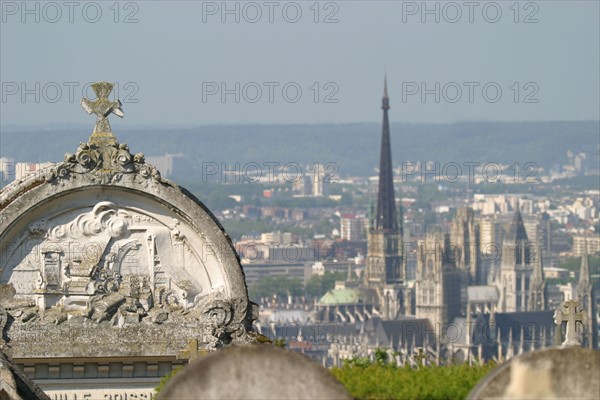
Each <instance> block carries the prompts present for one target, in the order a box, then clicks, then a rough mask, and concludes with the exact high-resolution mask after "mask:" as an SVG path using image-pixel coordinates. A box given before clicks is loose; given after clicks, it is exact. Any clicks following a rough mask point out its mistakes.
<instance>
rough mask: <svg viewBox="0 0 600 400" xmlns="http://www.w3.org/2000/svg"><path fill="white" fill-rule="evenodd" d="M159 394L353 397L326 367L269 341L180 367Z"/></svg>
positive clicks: (178, 396)
mask: <svg viewBox="0 0 600 400" xmlns="http://www.w3.org/2000/svg"><path fill="white" fill-rule="evenodd" d="M158 398H159V399H165V400H166V399H181V400H185V399H194V400H195V399H300V398H302V399H350V398H351V397H350V395H349V394H348V392H347V391H346V389H345V388H344V386H343V385H342V384H341V383H339V382H338V381H337V380H336V379H335V378H334V377H333V376H332V375H331V374H330V373H329V371H327V370H326V369H325V368H323V367H321V366H320V365H318V364H317V363H315V362H314V361H312V360H310V359H309V358H308V357H306V356H304V355H302V354H298V353H294V352H292V351H289V350H284V349H280V348H274V347H271V346H266V345H245V346H235V347H230V348H227V349H223V350H220V351H218V352H216V353H213V354H210V355H208V356H206V357H202V358H200V359H198V360H196V361H194V362H193V363H191V364H190V365H188V366H187V367H185V368H184V370H183V371H181V372H179V373H178V374H177V375H175V377H173V378H172V379H171V381H170V382H169V383H168V384H167V386H166V387H165V388H164V389H163V390H162V391H161V393H160V395H159V397H158Z"/></svg>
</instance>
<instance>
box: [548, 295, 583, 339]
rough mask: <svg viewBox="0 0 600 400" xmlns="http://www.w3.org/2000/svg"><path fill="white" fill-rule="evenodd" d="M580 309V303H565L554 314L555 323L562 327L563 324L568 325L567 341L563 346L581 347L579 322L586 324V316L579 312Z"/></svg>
mask: <svg viewBox="0 0 600 400" xmlns="http://www.w3.org/2000/svg"><path fill="white" fill-rule="evenodd" d="M578 308H579V302H578V301H575V300H569V301H565V303H564V304H563V306H562V308H559V309H558V310H556V311H555V312H554V323H555V324H557V325H561V324H562V323H563V322H566V323H567V334H566V337H565V341H564V342H563V343H562V345H563V346H581V343H580V342H579V338H578V337H577V328H576V324H577V322H580V323H582V324H583V323H584V320H585V317H586V316H585V314H584V313H583V312H582V311H579V312H578V311H577V309H578Z"/></svg>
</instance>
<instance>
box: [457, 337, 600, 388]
mask: <svg viewBox="0 0 600 400" xmlns="http://www.w3.org/2000/svg"><path fill="white" fill-rule="evenodd" d="M598 371H600V352H598V351H596V350H590V349H582V348H580V347H565V348H560V347H556V348H550V349H545V350H540V351H532V352H528V353H525V354H523V355H520V356H518V357H514V358H512V359H511V360H510V361H508V362H506V363H504V364H501V365H499V366H498V367H497V368H496V369H494V370H493V371H492V372H490V373H489V374H488V375H487V376H486V377H484V378H483V379H482V380H481V381H480V382H479V384H477V386H476V387H475V388H474V389H473V390H472V391H471V393H469V396H468V399H471V400H475V399H478V400H479V399H598V398H600V375H599V372H598Z"/></svg>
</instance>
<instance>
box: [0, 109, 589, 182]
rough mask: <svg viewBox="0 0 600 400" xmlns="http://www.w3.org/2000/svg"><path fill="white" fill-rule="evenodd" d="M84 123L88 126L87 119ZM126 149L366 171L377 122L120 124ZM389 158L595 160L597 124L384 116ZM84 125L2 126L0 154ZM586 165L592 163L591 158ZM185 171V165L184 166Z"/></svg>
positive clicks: (26, 152)
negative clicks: (392, 119)
mask: <svg viewBox="0 0 600 400" xmlns="http://www.w3.org/2000/svg"><path fill="white" fill-rule="evenodd" d="M90 128H91V127H90ZM116 135H117V137H118V139H119V140H120V141H121V142H125V143H128V144H129V147H130V149H131V151H132V152H134V153H136V152H143V153H145V154H146V155H147V156H151V155H164V154H165V153H183V155H184V156H185V157H186V158H187V162H186V164H188V165H189V166H190V167H191V168H192V172H194V171H198V170H199V168H201V165H202V162H217V163H219V164H220V163H222V162H227V163H235V162H240V163H248V162H257V163H264V162H279V163H281V164H285V163H288V162H297V163H300V164H311V163H315V162H317V163H321V164H324V163H327V162H334V163H336V164H337V165H338V166H339V173H340V175H341V176H342V177H345V176H349V175H362V176H366V175H372V174H373V173H374V171H375V167H376V166H377V164H378V160H379V146H380V135H381V125H380V124H376V123H361V124H319V125H215V126H200V127H197V128H185V129H182V128H177V129H128V130H126V129H120V130H117V132H116ZM391 136H392V137H391V140H392V151H393V160H394V166H395V167H399V166H401V163H402V162H403V161H427V160H433V161H438V162H440V163H447V162H451V161H453V162H457V163H463V162H469V161H475V162H481V163H483V162H498V163H504V164H514V163H515V162H519V163H521V164H523V163H526V162H535V163H537V164H538V165H541V166H543V167H544V168H550V167H553V166H557V165H559V164H563V163H565V162H566V161H567V157H566V151H567V150H569V149H570V150H573V151H574V152H581V151H585V152H587V153H588V156H589V157H591V160H588V161H591V162H594V163H597V162H598V153H599V146H600V144H599V142H600V124H599V122H598V121H580V122H465V123H456V124H404V123H392V124H391ZM87 137H88V132H87V131H86V130H82V129H77V130H75V129H73V128H69V129H57V128H53V129H45V130H43V131H27V130H19V131H17V130H11V129H6V128H5V129H2V132H1V134H0V155H1V156H2V157H9V158H13V159H15V160H16V161H31V162H36V161H60V160H62V159H63V156H64V153H65V152H74V151H75V150H76V148H77V145H78V144H79V142H81V141H87ZM592 165H593V164H592ZM186 175H187V176H186V177H187V178H189V172H188V173H187V174H186Z"/></svg>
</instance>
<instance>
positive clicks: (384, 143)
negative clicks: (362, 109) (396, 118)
mask: <svg viewBox="0 0 600 400" xmlns="http://www.w3.org/2000/svg"><path fill="white" fill-rule="evenodd" d="M381 109H382V110H383V128H382V130H381V155H380V159H379V195H378V196H377V217H376V219H375V229H376V230H382V231H398V220H397V218H396V203H395V196H394V175H393V171H392V148H391V144H390V123H389V121H388V110H389V109H390V99H389V97H388V93H387V76H386V77H385V78H384V84H383V99H382V101H381Z"/></svg>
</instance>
